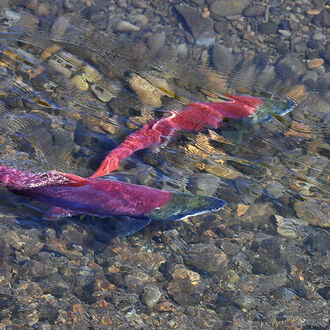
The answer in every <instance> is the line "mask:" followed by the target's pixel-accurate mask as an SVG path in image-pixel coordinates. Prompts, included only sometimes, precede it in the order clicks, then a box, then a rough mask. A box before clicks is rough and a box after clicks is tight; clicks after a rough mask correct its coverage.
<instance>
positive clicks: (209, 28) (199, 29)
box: [175, 6, 215, 44]
mask: <svg viewBox="0 0 330 330" xmlns="http://www.w3.org/2000/svg"><path fill="white" fill-rule="evenodd" d="M175 9H176V10H177V11H178V12H179V13H180V15H181V16H182V17H183V19H184V21H185V23H186V24H187V26H188V28H189V29H190V31H191V33H192V35H193V36H194V38H195V41H196V43H197V44H204V43H208V44H210V43H212V42H213V41H214V40H215V36H214V28H213V26H214V22H213V20H212V19H211V18H209V17H207V18H203V17H202V16H201V13H199V12H198V11H197V10H196V9H195V8H191V7H185V6H176V7H175Z"/></svg>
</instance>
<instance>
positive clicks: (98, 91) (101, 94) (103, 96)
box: [91, 84, 113, 103]
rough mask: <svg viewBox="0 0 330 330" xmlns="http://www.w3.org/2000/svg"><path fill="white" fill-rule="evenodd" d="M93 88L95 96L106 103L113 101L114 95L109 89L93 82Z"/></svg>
mask: <svg viewBox="0 0 330 330" xmlns="http://www.w3.org/2000/svg"><path fill="white" fill-rule="evenodd" d="M91 90H92V91H93V93H94V94H95V96H96V97H97V98H98V99H99V100H100V101H102V102H104V103H107V102H109V101H111V99H112V98H113V95H112V94H111V93H110V92H109V91H107V90H106V89H104V88H103V87H101V86H100V85H98V84H93V85H92V86H91Z"/></svg>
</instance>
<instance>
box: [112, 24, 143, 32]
mask: <svg viewBox="0 0 330 330" xmlns="http://www.w3.org/2000/svg"><path fill="white" fill-rule="evenodd" d="M115 29H116V31H117V32H136V31H140V28H139V27H138V26H136V25H134V24H132V23H130V22H127V21H120V22H119V23H118V24H117V25H116V27H115Z"/></svg>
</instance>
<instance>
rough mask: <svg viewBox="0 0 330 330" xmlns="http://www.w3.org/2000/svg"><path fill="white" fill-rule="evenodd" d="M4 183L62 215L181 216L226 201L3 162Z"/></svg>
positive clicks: (0, 170) (0, 182) (1, 179)
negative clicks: (37, 170)
mask: <svg viewBox="0 0 330 330" xmlns="http://www.w3.org/2000/svg"><path fill="white" fill-rule="evenodd" d="M0 185H2V186H6V187H8V188H10V189H11V190H13V191H14V192H17V193H19V194H23V195H26V196H29V197H31V198H33V199H35V200H38V201H41V202H44V203H46V204H48V205H51V206H54V207H56V208H57V213H58V214H59V215H74V214H88V215H94V216H99V217H109V216H113V215H117V216H130V217H136V218H149V219H151V220H178V219H181V218H183V217H185V216H189V215H194V214H198V213H203V212H208V211H210V210H216V209H219V208H220V207H222V206H223V205H224V204H225V203H224V201H222V200H221V199H218V198H212V197H205V196H195V195H189V194H177V193H171V192H169V191H162V190H158V189H154V188H150V187H146V186H141V185H134V184H129V183H125V182H119V181H112V180H104V179H85V178H82V177H79V176H76V175H72V174H65V173H60V172H56V171H50V172H46V173H42V174H39V173H31V172H28V171H20V170H17V169H13V168H7V167H5V166H0ZM196 203H197V204H196ZM59 210H60V211H62V212H58V211H59Z"/></svg>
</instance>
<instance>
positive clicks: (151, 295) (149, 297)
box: [142, 284, 162, 307]
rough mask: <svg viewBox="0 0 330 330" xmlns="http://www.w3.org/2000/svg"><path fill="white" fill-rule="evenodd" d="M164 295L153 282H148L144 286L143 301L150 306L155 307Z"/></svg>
mask: <svg viewBox="0 0 330 330" xmlns="http://www.w3.org/2000/svg"><path fill="white" fill-rule="evenodd" d="M161 296H162V294H161V292H160V291H159V289H158V287H157V286H155V285H152V284H147V285H146V286H145V287H144V288H143V294H142V301H143V302H144V303H145V304H146V305H147V306H148V307H153V306H154V305H156V304H157V302H158V301H159V299H160V297H161Z"/></svg>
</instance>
